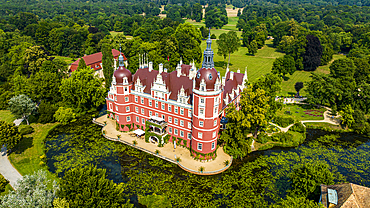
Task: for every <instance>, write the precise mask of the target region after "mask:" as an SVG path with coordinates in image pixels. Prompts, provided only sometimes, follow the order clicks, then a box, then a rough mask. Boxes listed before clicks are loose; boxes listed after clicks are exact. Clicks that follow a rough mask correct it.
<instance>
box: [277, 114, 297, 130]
mask: <svg viewBox="0 0 370 208" xmlns="http://www.w3.org/2000/svg"><path fill="white" fill-rule="evenodd" d="M274 123H275V124H277V125H279V126H281V127H287V126H289V125H290V124H292V123H294V119H293V118H291V117H281V116H276V117H275V118H274Z"/></svg>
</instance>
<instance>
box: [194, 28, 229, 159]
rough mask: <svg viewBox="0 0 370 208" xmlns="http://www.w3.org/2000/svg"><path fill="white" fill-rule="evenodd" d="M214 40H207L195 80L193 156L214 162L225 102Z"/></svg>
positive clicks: (209, 38)
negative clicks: (222, 101)
mask: <svg viewBox="0 0 370 208" xmlns="http://www.w3.org/2000/svg"><path fill="white" fill-rule="evenodd" d="M211 44H212V40H211V37H210V35H209V36H208V39H207V48H206V50H204V58H203V63H202V68H200V69H199V70H198V72H197V74H196V77H195V79H194V89H193V123H192V141H191V154H192V156H193V157H197V158H199V159H201V160H210V159H214V158H215V156H216V154H215V153H216V149H217V138H218V133H219V129H220V119H219V112H220V110H221V109H220V108H221V105H220V103H221V100H222V85H221V81H220V75H219V73H218V72H217V70H216V69H215V68H214V62H213V50H212V48H211Z"/></svg>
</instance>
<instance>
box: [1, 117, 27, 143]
mask: <svg viewBox="0 0 370 208" xmlns="http://www.w3.org/2000/svg"><path fill="white" fill-rule="evenodd" d="M21 139H22V135H21V134H20V133H19V130H18V126H15V124H14V123H8V122H5V121H0V147H2V146H3V145H4V144H6V145H7V148H8V149H13V148H14V147H15V146H16V145H17V144H18V143H19V141H21Z"/></svg>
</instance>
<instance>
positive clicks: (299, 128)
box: [289, 122, 306, 133]
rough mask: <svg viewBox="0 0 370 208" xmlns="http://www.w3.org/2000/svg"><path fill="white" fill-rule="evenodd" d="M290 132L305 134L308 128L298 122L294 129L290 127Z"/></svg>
mask: <svg viewBox="0 0 370 208" xmlns="http://www.w3.org/2000/svg"><path fill="white" fill-rule="evenodd" d="M289 130H291V131H295V132H299V133H304V132H306V127H304V126H303V124H302V123H301V122H297V123H295V124H294V125H293V126H292V127H290V129H289Z"/></svg>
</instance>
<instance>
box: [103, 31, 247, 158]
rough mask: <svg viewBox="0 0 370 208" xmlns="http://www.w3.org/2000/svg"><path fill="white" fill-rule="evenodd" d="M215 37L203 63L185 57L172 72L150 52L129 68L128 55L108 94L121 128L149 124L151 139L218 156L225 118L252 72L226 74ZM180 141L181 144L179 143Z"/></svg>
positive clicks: (147, 136)
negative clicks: (217, 64)
mask: <svg viewBox="0 0 370 208" xmlns="http://www.w3.org/2000/svg"><path fill="white" fill-rule="evenodd" d="M211 43H212V40H211V39H210V37H208V39H207V48H206V50H205V51H204V59H203V63H202V68H200V69H198V70H197V69H196V67H195V64H194V61H193V63H191V64H189V65H186V64H183V63H182V61H180V63H179V64H178V65H177V67H176V70H175V71H173V72H171V73H168V72H167V69H164V68H163V65H162V64H159V67H158V70H154V69H153V64H152V63H151V62H148V60H147V58H146V57H145V56H141V57H140V61H139V62H140V63H139V69H138V70H137V72H136V73H135V74H131V72H130V71H129V70H128V69H126V68H125V64H124V61H125V60H124V57H123V56H122V55H120V56H119V66H118V67H117V69H116V71H115V72H114V75H113V82H112V86H111V87H110V91H109V92H108V96H107V98H106V101H107V110H108V112H109V116H110V117H111V118H114V119H115V120H116V126H117V129H118V130H120V131H130V130H133V129H138V128H140V129H142V130H145V139H146V141H147V142H153V143H156V144H158V146H162V145H163V144H164V143H167V142H174V143H177V145H180V146H184V147H186V148H189V149H190V151H191V154H192V156H194V157H198V158H199V159H201V160H208V159H214V158H215V156H216V155H215V152H216V148H217V139H218V137H219V130H220V126H221V123H220V121H221V118H222V117H223V116H224V110H225V108H226V107H227V105H228V104H229V103H238V102H239V98H240V93H241V91H242V90H243V89H244V86H245V83H246V81H247V75H246V74H245V75H244V74H242V73H240V72H239V70H238V72H237V73H235V72H232V71H229V70H228V69H227V71H226V74H225V77H223V78H221V77H220V73H219V72H217V70H216V69H215V68H214V62H213V51H212V49H211ZM174 145H176V144H174Z"/></svg>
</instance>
